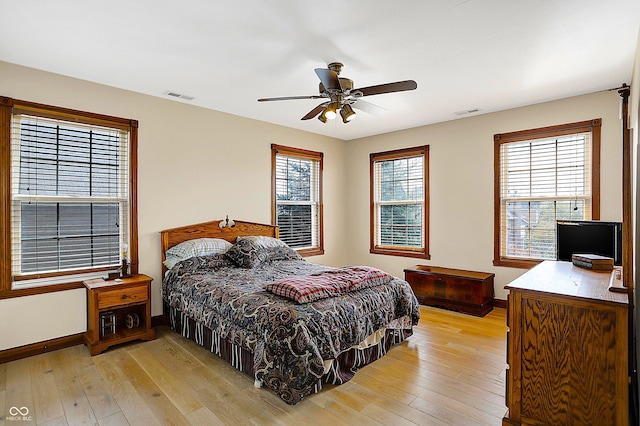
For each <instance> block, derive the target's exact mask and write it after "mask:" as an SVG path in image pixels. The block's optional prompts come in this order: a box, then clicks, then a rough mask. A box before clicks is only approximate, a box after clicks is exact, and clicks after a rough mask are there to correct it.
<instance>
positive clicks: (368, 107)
mask: <svg viewBox="0 0 640 426" xmlns="http://www.w3.org/2000/svg"><path fill="white" fill-rule="evenodd" d="M351 106H352V107H354V108H355V109H359V110H360V111H364V112H366V113H367V114H371V115H382V114H384V113H385V112H386V111H387V110H386V109H384V108H382V107H381V106H378V105H374V104H372V103H371V102H367V101H363V100H362V99H358V100H357V101H355V102H354V103H352V104H351Z"/></svg>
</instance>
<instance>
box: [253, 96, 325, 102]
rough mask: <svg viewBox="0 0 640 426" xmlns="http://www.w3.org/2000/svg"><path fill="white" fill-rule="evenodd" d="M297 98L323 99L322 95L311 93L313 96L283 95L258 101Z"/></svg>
mask: <svg viewBox="0 0 640 426" xmlns="http://www.w3.org/2000/svg"><path fill="white" fill-rule="evenodd" d="M296 99H322V96H318V95H311V96H281V97H279V98H260V99H258V102H270V101H292V100H296Z"/></svg>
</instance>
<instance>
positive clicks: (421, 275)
mask: <svg viewBox="0 0 640 426" xmlns="http://www.w3.org/2000/svg"><path fill="white" fill-rule="evenodd" d="M404 276H405V280H406V281H407V282H409V284H410V285H411V288H412V289H413V292H414V293H415V295H416V297H417V298H418V301H419V302H420V303H421V304H423V305H430V306H438V307H441V308H446V309H452V310H454V311H458V312H463V313H465V314H471V315H476V316H485V315H486V314H487V313H489V312H490V311H491V310H492V309H493V296H494V292H493V277H494V274H490V273H486V272H475V271H465V270H462V269H451V268H442V267H439V266H427V265H417V266H414V267H413V268H407V269H405V270H404Z"/></svg>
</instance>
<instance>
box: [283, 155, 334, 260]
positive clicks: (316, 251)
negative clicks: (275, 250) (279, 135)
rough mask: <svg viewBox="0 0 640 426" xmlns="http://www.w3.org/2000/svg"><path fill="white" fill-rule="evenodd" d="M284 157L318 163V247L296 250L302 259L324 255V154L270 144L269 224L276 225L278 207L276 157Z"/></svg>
mask: <svg viewBox="0 0 640 426" xmlns="http://www.w3.org/2000/svg"><path fill="white" fill-rule="evenodd" d="M278 154H280V155H286V156H289V157H298V158H304V159H308V160H313V161H318V162H319V169H320V174H319V176H318V214H319V215H320V220H319V222H320V223H319V229H318V232H319V235H318V244H319V246H318V247H314V248H309V249H296V251H297V252H298V253H300V255H301V256H302V257H307V256H319V255H322V254H324V202H323V198H322V192H323V191H322V174H323V168H324V165H323V159H324V154H323V153H322V152H318V151H310V150H307V149H302V148H293V147H289V146H284V145H277V144H271V224H272V225H277V224H278V207H277V199H276V155H278Z"/></svg>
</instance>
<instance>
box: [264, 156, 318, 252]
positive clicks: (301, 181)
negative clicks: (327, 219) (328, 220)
mask: <svg viewBox="0 0 640 426" xmlns="http://www.w3.org/2000/svg"><path fill="white" fill-rule="evenodd" d="M275 168H276V170H275V197H276V225H278V227H279V228H280V239H282V240H283V241H284V242H286V243H287V244H288V245H289V246H291V247H293V248H296V249H311V248H318V247H320V220H321V217H320V172H321V170H320V161H318V160H314V159H310V158H305V157H297V156H292V155H286V154H281V153H277V154H276V158H275Z"/></svg>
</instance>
